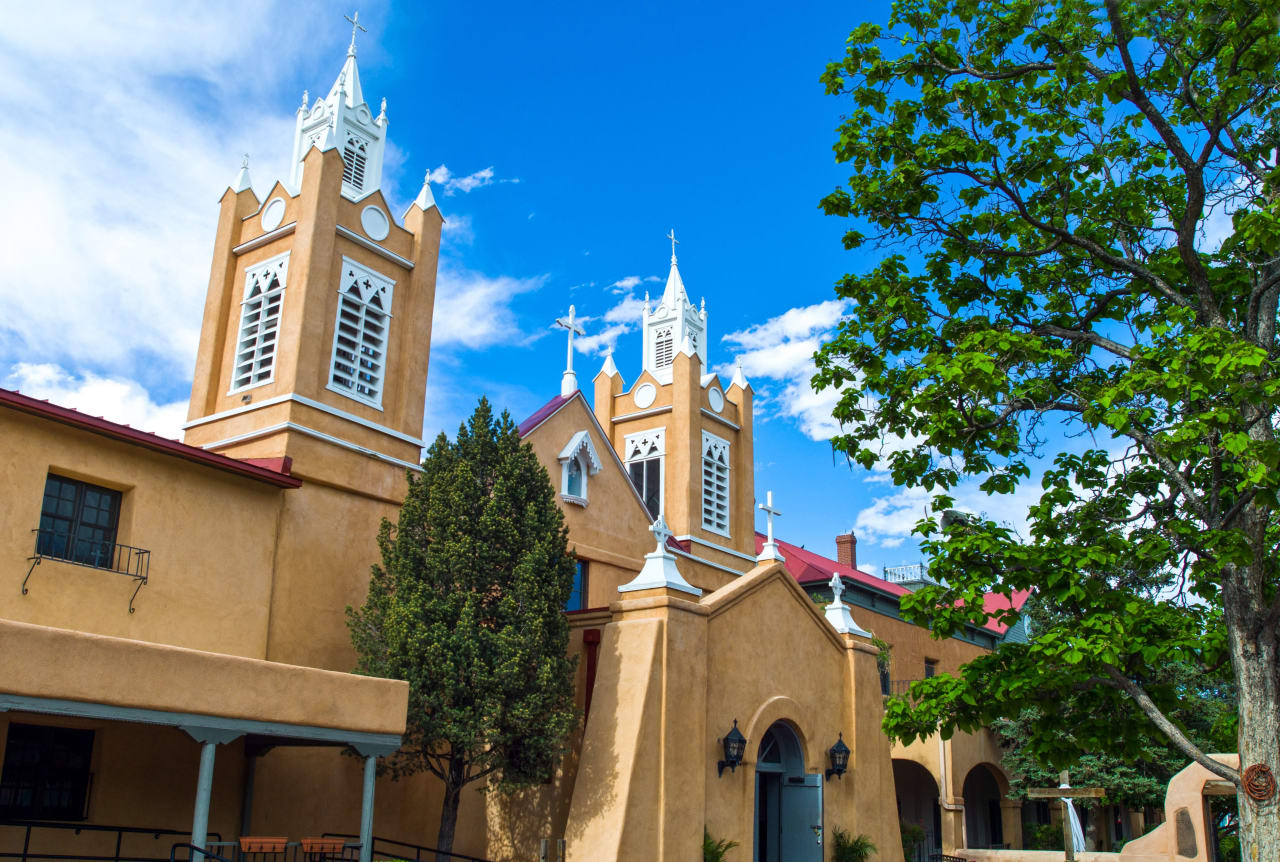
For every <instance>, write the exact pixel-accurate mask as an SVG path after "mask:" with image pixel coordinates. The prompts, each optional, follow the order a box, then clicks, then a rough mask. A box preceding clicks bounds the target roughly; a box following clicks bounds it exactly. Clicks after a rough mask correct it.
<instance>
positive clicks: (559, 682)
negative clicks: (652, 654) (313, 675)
mask: <svg viewBox="0 0 1280 862" xmlns="http://www.w3.org/2000/svg"><path fill="white" fill-rule="evenodd" d="M378 546H379V548H380V549H381V552H382V563H381V565H376V566H374V567H373V576H372V579H371V581H370V583H369V595H368V598H367V599H366V601H365V604H364V606H363V607H361V608H360V609H358V610H356V609H352V608H348V609H347V617H348V625H349V627H350V629H351V637H352V642H353V643H354V644H355V647H356V651H357V652H358V654H359V664H358V665H357V672H358V673H362V674H367V675H370V676H380V677H389V678H393V679H403V680H407V681H408V682H409V714H408V727H407V730H406V733H405V737H404V745H403V746H402V747H401V749H400V750H399V751H398V752H397V753H396V754H394V755H392V756H391V757H389V758H387V759H386V760H385V761H384V763H383V764H382V766H383V768H384V769H385V770H387V771H389V772H390V773H391V774H392V775H394V776H395V777H397V778H398V777H401V776H404V775H411V774H413V773H416V772H421V771H423V770H425V771H428V772H430V773H432V774H433V775H435V776H436V777H437V778H439V779H440V780H441V781H442V782H444V786H445V794H444V811H443V814H442V817H441V825H440V842H439V845H438V846H439V848H440V849H441V850H446V851H447V850H449V849H451V848H452V841H453V828H454V824H455V822H456V816H457V804H458V793H459V791H460V790H461V788H462V787H463V786H464V785H466V784H468V783H470V782H474V781H477V780H480V779H482V778H486V777H487V776H493V778H494V779H495V780H496V781H497V783H499V784H500V785H502V786H505V787H521V786H527V785H529V784H534V783H537V782H540V781H542V780H544V779H546V778H549V777H551V775H552V773H553V771H554V769H555V766H556V763H557V761H558V760H559V758H560V756H561V754H562V753H563V751H564V749H565V744H566V740H567V737H568V734H569V732H570V731H571V730H572V728H573V726H574V724H575V722H576V720H577V716H576V713H575V710H574V700H573V671H574V666H575V661H574V659H571V658H570V657H569V656H568V643H569V631H568V625H567V623H566V621H565V619H564V615H563V613H562V610H563V608H564V606H565V603H566V602H567V601H568V599H569V593H570V591H571V589H572V586H573V576H574V560H573V557H572V556H571V555H570V554H569V552H568V531H567V530H566V528H565V526H564V517H563V514H562V513H561V512H560V510H559V508H558V507H557V506H556V502H555V493H554V489H553V488H552V486H551V481H550V479H549V478H548V477H547V472H546V470H545V469H544V468H543V467H542V465H541V463H539V461H538V459H537V457H536V456H535V455H534V453H533V450H532V448H531V447H529V446H528V445H527V444H524V443H522V442H521V440H520V435H519V433H518V432H517V430H516V426H515V424H514V423H513V422H512V421H511V418H510V417H509V416H508V415H507V414H506V413H505V412H504V413H503V414H502V416H501V417H499V418H497V419H495V418H494V416H493V411H492V409H491V408H490V406H489V403H488V401H487V400H485V399H483V398H482V399H481V400H480V404H479V406H478V407H477V408H476V411H475V413H474V414H473V415H472V417H471V419H470V420H469V421H468V422H467V424H466V425H464V426H462V427H461V428H459V429H458V435H457V439H456V440H455V441H450V440H449V439H448V438H447V437H446V436H445V435H444V434H441V435H440V436H439V437H437V438H436V441H435V443H433V444H432V446H431V448H430V449H429V450H428V452H427V457H426V460H424V461H423V463H422V472H421V474H420V475H414V473H412V472H411V473H410V474H409V490H408V494H407V495H406V497H405V501H404V504H403V506H402V507H401V509H400V515H399V520H398V522H397V523H396V524H394V525H393V524H392V523H391V522H390V521H387V520H384V521H383V522H382V528H381V530H380V531H379V533H378Z"/></svg>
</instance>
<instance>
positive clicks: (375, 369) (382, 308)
mask: <svg viewBox="0 0 1280 862" xmlns="http://www.w3.org/2000/svg"><path fill="white" fill-rule="evenodd" d="M394 287H395V282H393V281H391V280H390V279H389V278H387V277H386V276H383V275H380V274H379V273H376V272H374V271H373V270H371V269H366V268H365V267H363V266H361V265H360V264H358V263H356V262H355V261H353V260H351V259H349V258H345V257H344V258H343V259H342V281H341V282H340V284H339V287H338V320H337V323H336V324H335V326H334V332H333V365H332V368H331V370H330V374H329V388H330V389H332V390H334V391H335V392H340V393H342V394H343V395H347V396H350V397H351V398H355V399H357V400H359V401H364V402H365V403H367V404H371V405H373V406H374V407H378V408H381V407H382V385H383V378H384V376H385V375H386V370H387V330H388V329H389V328H390V326H391V294H392V289H393V288H394Z"/></svg>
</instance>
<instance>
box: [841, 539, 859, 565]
mask: <svg viewBox="0 0 1280 862" xmlns="http://www.w3.org/2000/svg"><path fill="white" fill-rule="evenodd" d="M836 560H837V561H839V562H840V563H841V564H842V565H845V566H848V567H849V568H851V569H856V568H858V537H857V536H855V535H854V534H853V533H852V532H848V533H845V534H844V535H843V536H836Z"/></svg>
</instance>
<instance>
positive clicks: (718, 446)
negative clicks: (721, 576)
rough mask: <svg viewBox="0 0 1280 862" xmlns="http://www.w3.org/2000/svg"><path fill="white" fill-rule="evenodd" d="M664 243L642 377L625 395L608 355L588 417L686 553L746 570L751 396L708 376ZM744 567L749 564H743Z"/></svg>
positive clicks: (703, 322) (745, 387) (700, 334)
mask: <svg viewBox="0 0 1280 862" xmlns="http://www.w3.org/2000/svg"><path fill="white" fill-rule="evenodd" d="M667 238H668V239H669V240H671V271H670V273H669V275H668V276H667V284H666V289H665V290H664V291H663V294H662V298H661V299H660V300H659V301H658V303H657V305H656V306H654V305H653V304H652V303H651V301H650V300H649V299H648V298H647V297H646V301H645V306H644V311H643V312H642V315H643V317H642V321H641V323H642V327H643V331H644V341H643V348H642V349H643V355H642V357H641V368H642V370H641V372H640V376H639V377H637V378H636V380H635V382H634V383H633V384H632V385H631V387H630V388H629V389H628V388H627V387H626V385H625V383H624V381H623V379H622V375H621V373H620V372H619V371H618V368H617V365H616V364H615V363H614V360H613V356H612V355H610V356H609V357H608V358H607V359H606V360H605V363H604V367H603V368H602V369H601V370H600V372H599V373H598V374H597V375H596V378H595V407H594V410H595V415H596V419H597V421H599V423H600V426H601V427H602V428H603V429H605V432H606V433H607V434H608V435H609V438H610V440H611V442H612V443H613V446H614V449H615V450H616V451H617V452H618V455H619V457H620V458H621V459H622V461H623V464H624V465H625V466H626V468H627V472H628V473H629V475H630V476H631V481H632V484H633V485H635V487H636V490H637V491H639V493H640V497H641V499H642V500H643V501H644V503H645V506H646V507H647V508H648V509H649V515H650V517H652V518H655V519H656V518H657V517H658V516H659V515H661V516H662V517H663V518H664V519H665V520H666V522H667V524H669V525H670V527H671V530H672V531H673V532H674V534H675V538H676V540H677V541H679V542H687V543H689V545H690V552H691V553H693V554H695V555H696V556H698V557H700V558H702V559H705V560H709V561H711V562H714V563H717V564H719V565H721V566H722V567H729V568H731V569H734V570H738V571H743V570H745V568H749V567H750V565H754V561H755V555H756V549H755V511H754V505H755V499H754V498H755V478H754V472H753V469H754V468H753V445H754V443H753V438H752V434H753V432H752V397H753V395H752V391H751V386H750V384H748V383H747V381H746V378H745V377H743V375H742V369H741V368H739V369H737V371H736V372H735V373H734V375H733V378H732V379H731V380H730V381H729V382H728V383H727V384H726V383H725V382H723V381H722V380H721V379H720V378H719V376H718V375H716V374H713V373H709V372H708V371H707V350H708V343H707V342H708V338H707V311H706V305H705V303H703V305H702V306H701V307H695V306H694V304H693V303H692V302H690V301H689V294H688V293H687V291H686V290H685V286H684V279H683V278H682V277H681V275H680V269H679V264H678V262H677V260H676V254H675V245H676V239H675V232H674V231H672V232H671V233H670V234H668V235H667ZM746 563H750V565H745V564H746Z"/></svg>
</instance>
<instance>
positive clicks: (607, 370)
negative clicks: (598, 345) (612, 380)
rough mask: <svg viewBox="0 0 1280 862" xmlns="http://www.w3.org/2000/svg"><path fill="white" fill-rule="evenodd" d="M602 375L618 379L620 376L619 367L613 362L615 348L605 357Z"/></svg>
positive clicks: (610, 349) (601, 368)
mask: <svg viewBox="0 0 1280 862" xmlns="http://www.w3.org/2000/svg"><path fill="white" fill-rule="evenodd" d="M600 373H601V374H603V375H605V376H606V377H616V376H617V375H618V366H617V364H616V363H615V362H614V361H613V348H612V347H610V348H609V350H608V352H607V353H605V355H604V365H602V366H601V367H600Z"/></svg>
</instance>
